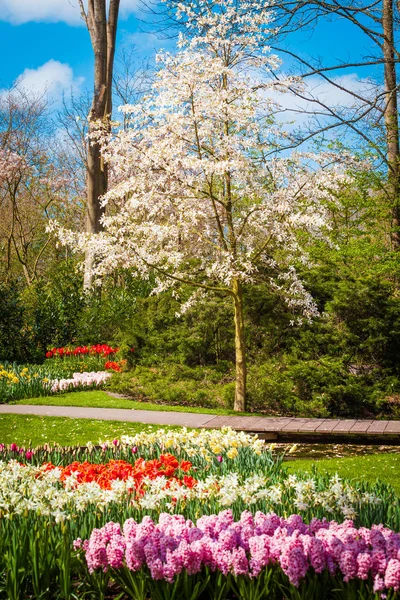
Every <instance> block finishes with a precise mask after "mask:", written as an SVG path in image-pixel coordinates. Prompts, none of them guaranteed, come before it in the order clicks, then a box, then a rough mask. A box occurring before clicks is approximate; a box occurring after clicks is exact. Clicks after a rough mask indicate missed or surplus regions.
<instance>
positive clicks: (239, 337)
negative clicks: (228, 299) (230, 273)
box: [232, 279, 247, 412]
mask: <svg viewBox="0 0 400 600" xmlns="http://www.w3.org/2000/svg"><path fill="white" fill-rule="evenodd" d="M232 292H233V301H234V306H235V353H236V387H235V404H234V410H236V411H241V412H243V411H245V410H246V379H247V369H246V345H245V337H244V315H243V292H242V284H241V283H240V282H239V281H237V280H236V279H235V280H234V281H233V285H232Z"/></svg>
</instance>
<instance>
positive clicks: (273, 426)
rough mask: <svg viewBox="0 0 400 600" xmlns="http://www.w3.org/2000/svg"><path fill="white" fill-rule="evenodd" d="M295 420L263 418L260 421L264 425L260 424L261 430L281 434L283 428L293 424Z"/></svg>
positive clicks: (289, 418) (288, 418)
mask: <svg viewBox="0 0 400 600" xmlns="http://www.w3.org/2000/svg"><path fill="white" fill-rule="evenodd" d="M293 420H294V419H292V418H291V417H282V418H281V419H279V418H274V417H272V418H270V419H269V418H263V419H260V421H262V423H260V424H259V428H260V430H261V431H270V432H279V431H282V427H284V426H285V425H287V424H288V423H291V422H292V421H293Z"/></svg>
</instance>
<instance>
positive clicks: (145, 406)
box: [9, 390, 265, 417]
mask: <svg viewBox="0 0 400 600" xmlns="http://www.w3.org/2000/svg"><path fill="white" fill-rule="evenodd" d="M9 404H36V405H45V406H90V407H93V408H126V409H129V410H152V411H163V412H185V413H196V414H199V413H200V414H204V413H205V414H210V415H235V416H237V415H245V416H251V417H254V416H257V415H256V413H240V412H235V411H233V410H229V409H226V408H202V407H198V406H179V405H178V406H169V405H167V404H155V403H152V402H138V401H137V400H129V399H126V398H114V397H112V396H109V395H108V394H107V393H106V392H103V391H101V390H94V391H90V392H70V393H67V394H62V395H60V396H42V397H40V398H25V399H24V400H17V401H16V402H11V403H9ZM260 416H265V415H260Z"/></svg>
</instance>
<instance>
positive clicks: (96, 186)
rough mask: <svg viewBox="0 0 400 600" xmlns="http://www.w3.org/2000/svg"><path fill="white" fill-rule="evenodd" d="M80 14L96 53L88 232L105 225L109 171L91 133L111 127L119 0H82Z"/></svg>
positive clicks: (87, 284) (88, 278) (89, 260)
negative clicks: (100, 126) (103, 221)
mask: <svg viewBox="0 0 400 600" xmlns="http://www.w3.org/2000/svg"><path fill="white" fill-rule="evenodd" d="M79 4H80V8H81V14H82V17H83V19H84V20H85V23H86V26H87V28H88V31H89V34H90V39H91V43H92V48H93V54H94V90H93V101H92V107H91V109H90V112H89V116H88V121H89V142H88V144H89V145H88V153H87V221H86V230H87V232H88V233H98V232H99V231H101V229H102V224H101V217H102V214H103V209H102V207H101V201H100V199H101V197H102V196H103V195H104V194H105V193H106V191H107V187H108V172H107V165H106V164H105V162H104V160H103V158H102V156H101V151H100V145H99V143H98V142H97V141H96V140H95V139H93V137H92V138H91V137H90V136H91V135H92V134H93V133H94V132H95V131H96V128H97V125H98V123H99V122H101V123H102V125H103V127H106V128H108V127H109V123H110V117H111V113H112V83H113V70H114V56H115V45H116V36H117V25H118V12H119V5H120V0H109V3H108V7H107V0H89V2H88V7H87V10H86V9H85V6H84V3H83V0H79ZM91 270H92V256H91V254H90V252H88V254H87V256H86V268H85V280H84V287H85V288H86V289H88V288H90V286H91Z"/></svg>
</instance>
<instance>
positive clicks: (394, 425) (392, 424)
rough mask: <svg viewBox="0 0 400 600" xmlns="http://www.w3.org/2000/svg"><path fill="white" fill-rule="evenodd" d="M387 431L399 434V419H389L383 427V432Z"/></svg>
mask: <svg viewBox="0 0 400 600" xmlns="http://www.w3.org/2000/svg"><path fill="white" fill-rule="evenodd" d="M388 433H398V434H400V421H389V423H388V424H387V426H386V429H385V434H388Z"/></svg>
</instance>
